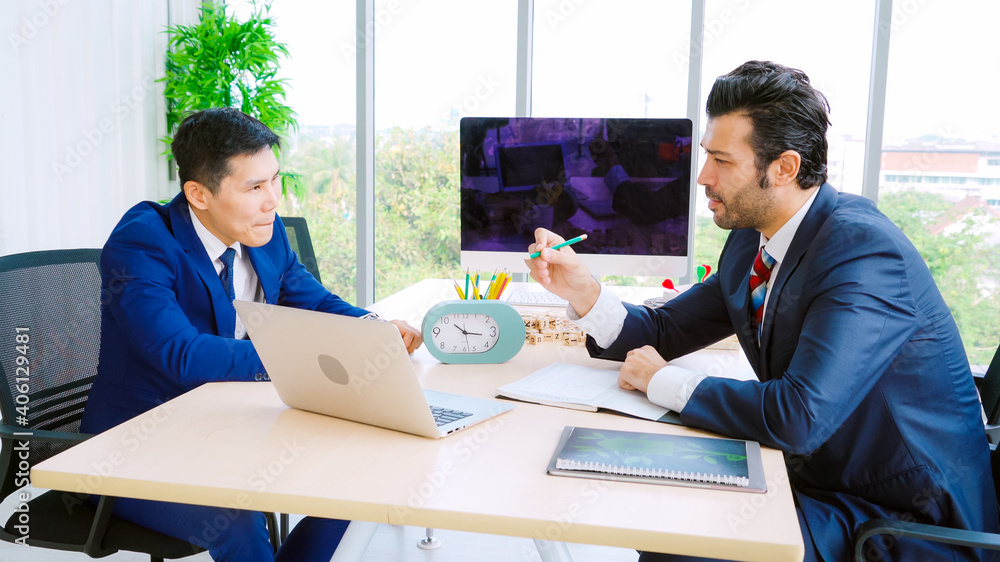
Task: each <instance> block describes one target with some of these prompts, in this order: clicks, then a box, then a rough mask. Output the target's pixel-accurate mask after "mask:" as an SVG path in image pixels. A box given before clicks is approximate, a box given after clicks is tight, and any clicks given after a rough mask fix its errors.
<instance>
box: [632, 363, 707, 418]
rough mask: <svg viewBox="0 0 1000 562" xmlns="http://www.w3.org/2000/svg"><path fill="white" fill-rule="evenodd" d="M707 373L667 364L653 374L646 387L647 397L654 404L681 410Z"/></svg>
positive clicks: (676, 410) (677, 410)
mask: <svg viewBox="0 0 1000 562" xmlns="http://www.w3.org/2000/svg"><path fill="white" fill-rule="evenodd" d="M706 376H707V375H703V374H701V373H697V372H695V371H692V370H690V369H685V368H683V367H677V366H674V365H667V366H666V367H664V368H662V369H660V370H659V371H657V372H656V374H655V375H653V378H652V379H650V381H649V386H648V387H646V397H647V398H649V401H650V402H652V403H653V404H657V405H660V406H663V407H664V408H668V409H670V410H673V411H675V412H680V411H681V410H683V409H684V406H686V405H687V403H688V400H690V399H691V395H692V394H694V389H695V388H696V387H697V386H698V384H699V383H700V382H701V381H703V380H705V377H706Z"/></svg>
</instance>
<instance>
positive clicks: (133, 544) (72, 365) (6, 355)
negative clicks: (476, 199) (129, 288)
mask: <svg viewBox="0 0 1000 562" xmlns="http://www.w3.org/2000/svg"><path fill="white" fill-rule="evenodd" d="M100 255H101V251H100V250H96V249H80V250H51V251H44V252H29V253H24V254H14V255H10V256H2V257H0V334H2V336H0V338H2V339H3V340H4V344H3V345H0V376H2V378H3V383H4V384H0V416H2V417H3V423H2V425H0V441H2V451H0V499H2V498H7V497H8V496H10V495H12V494H15V493H16V494H17V499H16V501H15V510H14V513H13V514H12V515H11V516H10V518H9V519H8V520H7V523H6V524H5V525H4V527H3V528H2V529H0V539H2V540H4V541H7V542H12V543H19V544H26V545H28V546H37V547H41V548H49V549H56V550H68V551H75V552H83V553H84V554H87V555H88V556H90V557H92V558H102V557H104V556H108V555H110V554H114V553H115V552H118V551H119V550H128V551H133V552H140V553H144V554H148V555H149V557H150V560H151V562H160V561H162V560H163V559H171V558H183V557H186V556H190V555H192V554H196V553H199V552H203V551H204V549H202V548H200V547H198V546H196V545H193V544H191V543H188V542H187V541H182V540H179V539H175V538H173V537H170V536H167V535H164V534H161V533H158V532H156V531H152V530H150V529H147V528H145V527H143V526H141V525H137V524H135V523H132V522H130V521H126V520H124V519H119V518H117V517H115V516H113V515H111V510H112V508H113V507H114V501H115V498H110V497H102V498H100V500H99V501H98V504H97V506H95V505H94V504H93V503H91V502H90V501H89V500H88V498H87V495H86V494H78V493H72V492H61V491H56V490H52V491H47V492H44V493H41V492H39V491H35V490H25V489H24V487H25V486H26V485H27V484H28V471H29V469H30V467H32V466H34V465H35V464H37V463H39V462H42V461H43V460H45V459H47V458H49V457H51V456H53V455H55V454H57V453H59V452H62V451H64V450H66V449H68V448H69V447H72V446H73V445H75V444H77V443H80V442H82V441H84V440H86V439H87V438H89V437H91V436H90V435H87V434H82V433H80V420H81V419H82V417H83V409H84V406H85V405H86V403H87V396H88V394H89V392H90V387H91V384H92V383H93V381H94V378H95V377H96V376H97V361H98V356H99V354H100V344H101V299H102V297H104V296H105V295H103V294H102V291H101V277H100V272H99V260H100ZM266 515H268V528H269V530H270V533H271V543H272V545H273V546H274V548H275V549H276V548H277V545H278V544H279V543H278V537H277V531H276V529H277V526H276V524H275V518H274V514H266Z"/></svg>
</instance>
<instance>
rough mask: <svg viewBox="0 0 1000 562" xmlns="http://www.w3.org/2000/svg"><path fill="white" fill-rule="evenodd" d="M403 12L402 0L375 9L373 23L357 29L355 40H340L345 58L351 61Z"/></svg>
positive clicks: (389, 2)
mask: <svg viewBox="0 0 1000 562" xmlns="http://www.w3.org/2000/svg"><path fill="white" fill-rule="evenodd" d="M402 12H403V2H401V1H400V0H389V1H388V2H386V5H385V7H384V8H381V9H378V10H375V14H374V18H373V20H372V23H370V24H368V25H367V26H366V27H365V29H361V28H360V27H359V28H357V29H355V34H354V42H351V43H349V42H347V41H341V42H340V52H341V54H343V55H344V60H346V61H348V62H350V61H351V59H353V58H354V55H355V54H356V53H357V52H358V49H360V48H361V47H363V46H364V45H365V44H366V43H369V44H371V43H374V42H375V39H376V38H377V37H378V36H379V35H380V34H381V33H382V32H383V31H385V29H386V28H387V27H389V24H390V23H392V20H393V19H394V18H395V17H396V16H398V15H399V14H401V13H402Z"/></svg>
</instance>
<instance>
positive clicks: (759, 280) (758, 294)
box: [750, 246, 774, 341]
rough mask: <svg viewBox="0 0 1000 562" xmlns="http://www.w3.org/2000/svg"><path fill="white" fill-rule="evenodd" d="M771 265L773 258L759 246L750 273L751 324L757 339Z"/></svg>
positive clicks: (772, 265)
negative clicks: (755, 331)
mask: <svg viewBox="0 0 1000 562" xmlns="http://www.w3.org/2000/svg"><path fill="white" fill-rule="evenodd" d="M772 267H774V258H772V257H771V256H770V255H769V254H768V253H767V251H765V250H764V247H763V246H761V247H760V251H759V252H757V259H755V260H754V261H753V272H752V273H751V274H750V300H751V303H752V304H753V318H752V319H751V324H752V325H753V327H754V328H756V329H757V341H760V334H761V328H760V325H761V321H762V320H763V319H764V297H766V296H767V282H768V281H769V280H770V279H771V268H772Z"/></svg>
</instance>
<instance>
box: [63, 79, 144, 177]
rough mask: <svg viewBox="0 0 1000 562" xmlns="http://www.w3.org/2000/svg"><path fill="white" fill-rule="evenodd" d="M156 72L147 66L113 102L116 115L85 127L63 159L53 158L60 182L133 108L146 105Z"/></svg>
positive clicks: (112, 110)
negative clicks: (131, 84)
mask: <svg viewBox="0 0 1000 562" xmlns="http://www.w3.org/2000/svg"><path fill="white" fill-rule="evenodd" d="M153 73H154V71H153V68H152V67H149V68H147V69H146V72H145V74H144V75H143V77H142V80H141V81H140V82H139V83H138V84H136V85H135V86H133V87H132V89H131V90H129V91H128V92H126V93H125V94H123V95H120V96H118V98H117V99H115V101H114V102H113V103H112V104H111V113H112V115H111V116H110V117H106V118H104V119H101V120H100V121H99V122H98V123H97V124H96V125H95V126H94V127H87V128H84V129H83V130H82V131H81V132H80V137H81V138H80V140H78V141H76V142H75V143H71V144H67V145H66V147H65V152H66V156H65V157H64V158H63V159H62V160H54V161H53V162H52V173H53V174H55V176H56V181H57V182H59V183H62V180H63V178H64V177H65V176H67V175H69V174H71V173H72V172H73V171H74V170H76V169H77V168H79V167H80V165H81V164H83V161H84V159H85V158H87V157H88V156H90V155H91V154H93V153H94V151H95V150H97V147H99V146H100V145H101V144H102V143H103V142H104V141H105V140H106V139H107V138H109V137H110V136H111V135H112V134H113V133H114V132H115V130H116V129H117V128H118V127H119V126H120V125H121V123H122V122H123V121H125V119H127V118H128V117H129V115H131V114H132V112H133V110H135V109H136V108H138V107H139V106H140V105H142V102H143V101H144V100H145V99H146V96H148V95H149V94H150V93H152V91H153V87H154V86H155V84H156V77H155V76H154V74H153Z"/></svg>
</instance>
